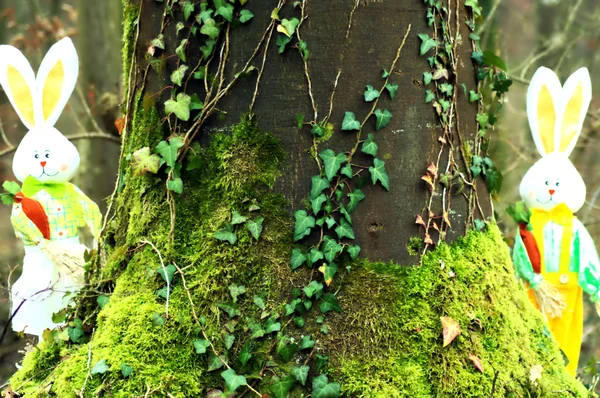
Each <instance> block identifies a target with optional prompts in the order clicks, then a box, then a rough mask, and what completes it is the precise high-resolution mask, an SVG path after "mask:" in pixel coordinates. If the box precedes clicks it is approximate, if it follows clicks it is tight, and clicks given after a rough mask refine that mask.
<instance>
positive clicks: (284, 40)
mask: <svg viewBox="0 0 600 398" xmlns="http://www.w3.org/2000/svg"><path fill="white" fill-rule="evenodd" d="M291 41H292V38H291V37H288V36H282V35H279V36H277V39H276V40H275V44H277V47H279V51H278V52H279V54H283V52H284V51H285V47H286V46H287V45H288V44H289V42H291Z"/></svg>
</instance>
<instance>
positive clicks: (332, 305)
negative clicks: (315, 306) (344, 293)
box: [319, 293, 342, 314]
mask: <svg viewBox="0 0 600 398" xmlns="http://www.w3.org/2000/svg"><path fill="white" fill-rule="evenodd" d="M319 308H321V312H322V313H323V314H326V313H328V312H329V311H336V312H342V307H340V304H339V303H338V301H337V298H336V297H335V296H334V295H333V294H332V293H328V294H326V295H325V296H324V297H323V302H322V303H321V305H320V307H319Z"/></svg>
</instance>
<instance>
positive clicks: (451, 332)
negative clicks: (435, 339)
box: [440, 316, 460, 347]
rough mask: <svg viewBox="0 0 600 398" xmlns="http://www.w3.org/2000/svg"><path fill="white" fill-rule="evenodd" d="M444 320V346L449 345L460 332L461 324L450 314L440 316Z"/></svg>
mask: <svg viewBox="0 0 600 398" xmlns="http://www.w3.org/2000/svg"><path fill="white" fill-rule="evenodd" d="M440 320H441V321H442V335H443V336H444V347H446V346H448V345H449V344H450V343H452V341H453V340H454V339H455V338H456V336H458V335H459V334H460V325H459V324H458V322H456V321H455V320H454V319H452V318H450V317H449V316H442V317H440Z"/></svg>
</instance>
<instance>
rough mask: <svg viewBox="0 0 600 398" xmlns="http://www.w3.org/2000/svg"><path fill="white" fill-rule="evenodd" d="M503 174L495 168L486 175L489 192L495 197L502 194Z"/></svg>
mask: <svg viewBox="0 0 600 398" xmlns="http://www.w3.org/2000/svg"><path fill="white" fill-rule="evenodd" d="M502 179H503V177H502V173H501V172H500V170H498V169H497V168H496V167H495V166H494V167H492V168H490V169H488V170H487V172H486V174H485V183H486V185H487V188H488V191H489V192H490V193H491V194H492V195H494V194H498V193H499V192H500V189H501V188H502Z"/></svg>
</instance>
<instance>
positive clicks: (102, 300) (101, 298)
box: [96, 294, 110, 309]
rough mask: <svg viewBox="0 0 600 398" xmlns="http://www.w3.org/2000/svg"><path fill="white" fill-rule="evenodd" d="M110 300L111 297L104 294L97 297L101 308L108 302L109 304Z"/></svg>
mask: <svg viewBox="0 0 600 398" xmlns="http://www.w3.org/2000/svg"><path fill="white" fill-rule="evenodd" d="M109 301H110V297H108V296H106V295H104V294H102V295H100V296H98V298H97V299H96V302H97V303H98V306H99V307H100V309H103V308H104V307H105V306H106V304H108V302H109Z"/></svg>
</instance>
